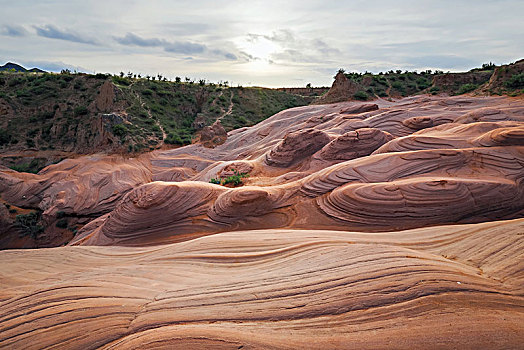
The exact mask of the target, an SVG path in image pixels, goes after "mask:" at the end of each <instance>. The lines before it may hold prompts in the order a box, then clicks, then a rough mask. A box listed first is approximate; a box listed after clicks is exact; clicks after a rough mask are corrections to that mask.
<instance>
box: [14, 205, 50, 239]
mask: <svg viewBox="0 0 524 350" xmlns="http://www.w3.org/2000/svg"><path fill="white" fill-rule="evenodd" d="M40 218H41V214H40V212H36V211H32V212H30V213H29V214H20V215H17V216H16V219H15V225H16V226H17V227H18V228H19V229H20V230H21V231H22V236H31V237H32V238H37V237H38V235H39V234H40V233H42V232H44V227H43V226H42V225H40Z"/></svg>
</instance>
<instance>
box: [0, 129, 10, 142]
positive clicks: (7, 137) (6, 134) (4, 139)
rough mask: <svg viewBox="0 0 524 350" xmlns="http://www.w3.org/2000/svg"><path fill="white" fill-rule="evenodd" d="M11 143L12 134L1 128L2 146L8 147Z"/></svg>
mask: <svg viewBox="0 0 524 350" xmlns="http://www.w3.org/2000/svg"><path fill="white" fill-rule="evenodd" d="M9 142H11V134H9V132H8V131H7V130H5V129H2V128H0V146H3V145H7V144H8V143H9Z"/></svg>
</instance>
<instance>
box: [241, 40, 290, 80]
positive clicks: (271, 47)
mask: <svg viewBox="0 0 524 350" xmlns="http://www.w3.org/2000/svg"><path fill="white" fill-rule="evenodd" d="M235 44H236V45H237V47H238V48H239V50H240V52H242V53H243V54H244V58H245V59H246V61H247V62H246V63H245V64H243V68H244V69H245V70H246V71H247V72H252V73H255V74H257V73H263V72H267V71H268V70H271V64H272V63H273V61H272V60H271V56H272V55H273V54H275V53H276V52H279V51H280V50H281V47H280V45H278V44H276V43H275V42H273V41H271V40H269V39H267V38H266V37H264V36H263V35H257V36H254V35H250V36H247V37H242V38H239V39H238V40H237V41H236V42H235Z"/></svg>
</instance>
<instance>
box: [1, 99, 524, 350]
mask: <svg viewBox="0 0 524 350" xmlns="http://www.w3.org/2000/svg"><path fill="white" fill-rule="evenodd" d="M523 165H524V99H522V98H518V97H516V98H510V97H471V96H456V97H444V96H417V97H410V98H405V99H402V100H400V101H396V102H390V101H385V100H378V101H376V103H363V102H343V103H336V104H329V105H314V106H307V107H299V108H294V109H290V110H286V111H283V112H281V113H278V114H276V115H274V116H273V117H271V118H269V119H267V120H265V121H263V122H261V123H259V124H257V125H255V126H253V127H250V128H243V129H238V130H234V131H232V132H230V133H229V134H228V135H227V140H225V142H223V143H222V144H217V145H216V146H215V147H214V148H207V147H204V146H203V145H202V144H193V145H190V146H186V147H181V148H178V149H171V150H157V151H154V152H151V153H148V154H145V155H142V156H140V157H138V158H125V157H121V156H109V155H95V156H89V157H79V158H76V159H68V160H64V161H62V162H60V163H58V164H55V165H51V166H49V167H47V168H46V169H44V170H43V171H41V172H40V173H39V174H27V173H18V172H15V171H13V170H10V169H6V168H0V195H1V197H2V200H3V202H4V203H6V204H10V205H11V206H12V207H11V208H13V207H16V208H25V209H24V210H31V209H28V208H32V210H38V212H40V213H41V221H40V224H42V225H44V224H45V225H46V228H45V230H44V231H43V232H42V233H39V234H37V235H36V239H34V241H33V243H34V245H36V246H38V245H39V244H41V245H46V246H53V245H55V246H56V245H60V244H62V243H64V237H65V236H64V235H61V233H63V232H65V231H61V230H66V231H68V232H70V234H71V230H69V228H74V229H76V231H77V232H76V233H75V235H74V238H72V239H67V241H68V246H66V247H59V248H55V249H47V250H41V249H36V250H26V251H20V250H15V251H3V252H0V259H1V260H2V261H3V268H2V271H0V282H1V283H2V286H4V288H3V289H2V292H1V295H0V347H14V348H31V347H35V348H46V347H52V346H58V347H81V348H109V349H110V348H113V349H114V348H123V349H129V348H144V347H148V346H150V345H151V344H155V345H158V346H159V347H177V346H178V347H183V348H195V347H197V348H198V347H202V348H206V347H208V348H209V347H213V348H214V347H219V346H220V347H223V348H240V347H242V348H271V347H273V348H289V349H294V348H300V347H306V348H326V347H329V348H347V345H348V344H351V345H352V346H355V347H357V348H363V349H366V348H369V349H376V348H385V347H390V346H391V344H397V345H398V346H397V347H398V348H427V349H439V348H442V347H447V346H449V345H450V344H451V345H452V346H453V347H457V348H465V349H468V348H470V349H474V348H479V347H487V348H501V349H502V348H518V347H519V346H520V344H522V334H523V333H524V327H523V325H524V322H523V314H522V308H523V305H524V299H523V297H522V295H523V292H524V291H523V285H524V280H523V277H522V273H521V271H522V269H523V268H524V266H523V264H524V241H523V240H522V239H521V237H522V232H524V231H523V230H524V221H523V220H524V219H523V216H524V166H523ZM238 173H246V174H248V175H249V177H242V178H241V182H242V184H241V185H239V186H237V187H226V186H221V185H216V184H213V183H210V182H209V181H210V179H212V178H213V179H217V178H218V179H220V178H222V179H226V178H229V177H231V176H235V175H236V174H238ZM0 205H4V206H5V204H0ZM6 210H7V211H6ZM0 215H2V219H1V220H0V223H5V224H6V225H13V227H18V229H17V231H16V232H15V231H13V230H10V229H8V230H5V229H4V232H3V233H2V237H1V238H2V239H1V240H0V243H2V244H3V245H4V248H5V247H9V248H15V247H21V246H20V245H18V246H17V244H22V243H23V244H25V246H30V245H29V243H28V242H29V240H30V238H27V237H28V235H27V232H26V231H24V230H21V231H20V230H19V229H21V228H22V227H20V226H16V225H17V223H16V220H14V216H13V214H10V213H9V210H8V208H7V206H5V209H2V210H0ZM9 215H11V216H9ZM60 220H61V221H60ZM59 222H60V223H59ZM64 227H65V228H64ZM0 232H2V231H1V230H0ZM20 237H26V238H24V240H21V239H20ZM64 261H66V262H67V263H64ZM35 266H38V269H36V268H34V267H35ZM312 328H313V329H315V333H314V334H313V333H312V332H311V329H312ZM100 329H103V331H99V330H100ZM95 330H98V331H95ZM377 330H380V331H377Z"/></svg>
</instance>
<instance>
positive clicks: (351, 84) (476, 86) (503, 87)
mask: <svg viewBox="0 0 524 350" xmlns="http://www.w3.org/2000/svg"><path fill="white" fill-rule="evenodd" d="M523 81H524V60H520V61H517V62H515V63H512V64H507V65H501V66H496V65H494V64H492V63H489V64H484V65H482V67H481V68H474V69H472V70H470V71H469V72H464V73H444V72H442V71H431V70H427V71H423V72H416V71H414V72H409V71H402V70H396V71H393V70H390V71H388V72H380V73H378V74H373V73H369V72H366V73H347V72H345V71H344V70H343V69H341V70H339V72H338V73H337V75H336V76H335V81H334V82H333V85H332V86H331V89H330V90H329V91H328V92H327V93H326V94H324V95H323V96H322V97H321V98H319V99H317V100H316V103H319V104H323V103H334V102H341V101H348V100H363V101H365V100H373V99H376V98H401V97H406V96H412V95H417V94H432V95H436V94H440V93H445V94H448V95H462V94H465V93H473V94H477V95H510V96H517V95H520V94H522V93H523V92H524V84H523Z"/></svg>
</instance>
